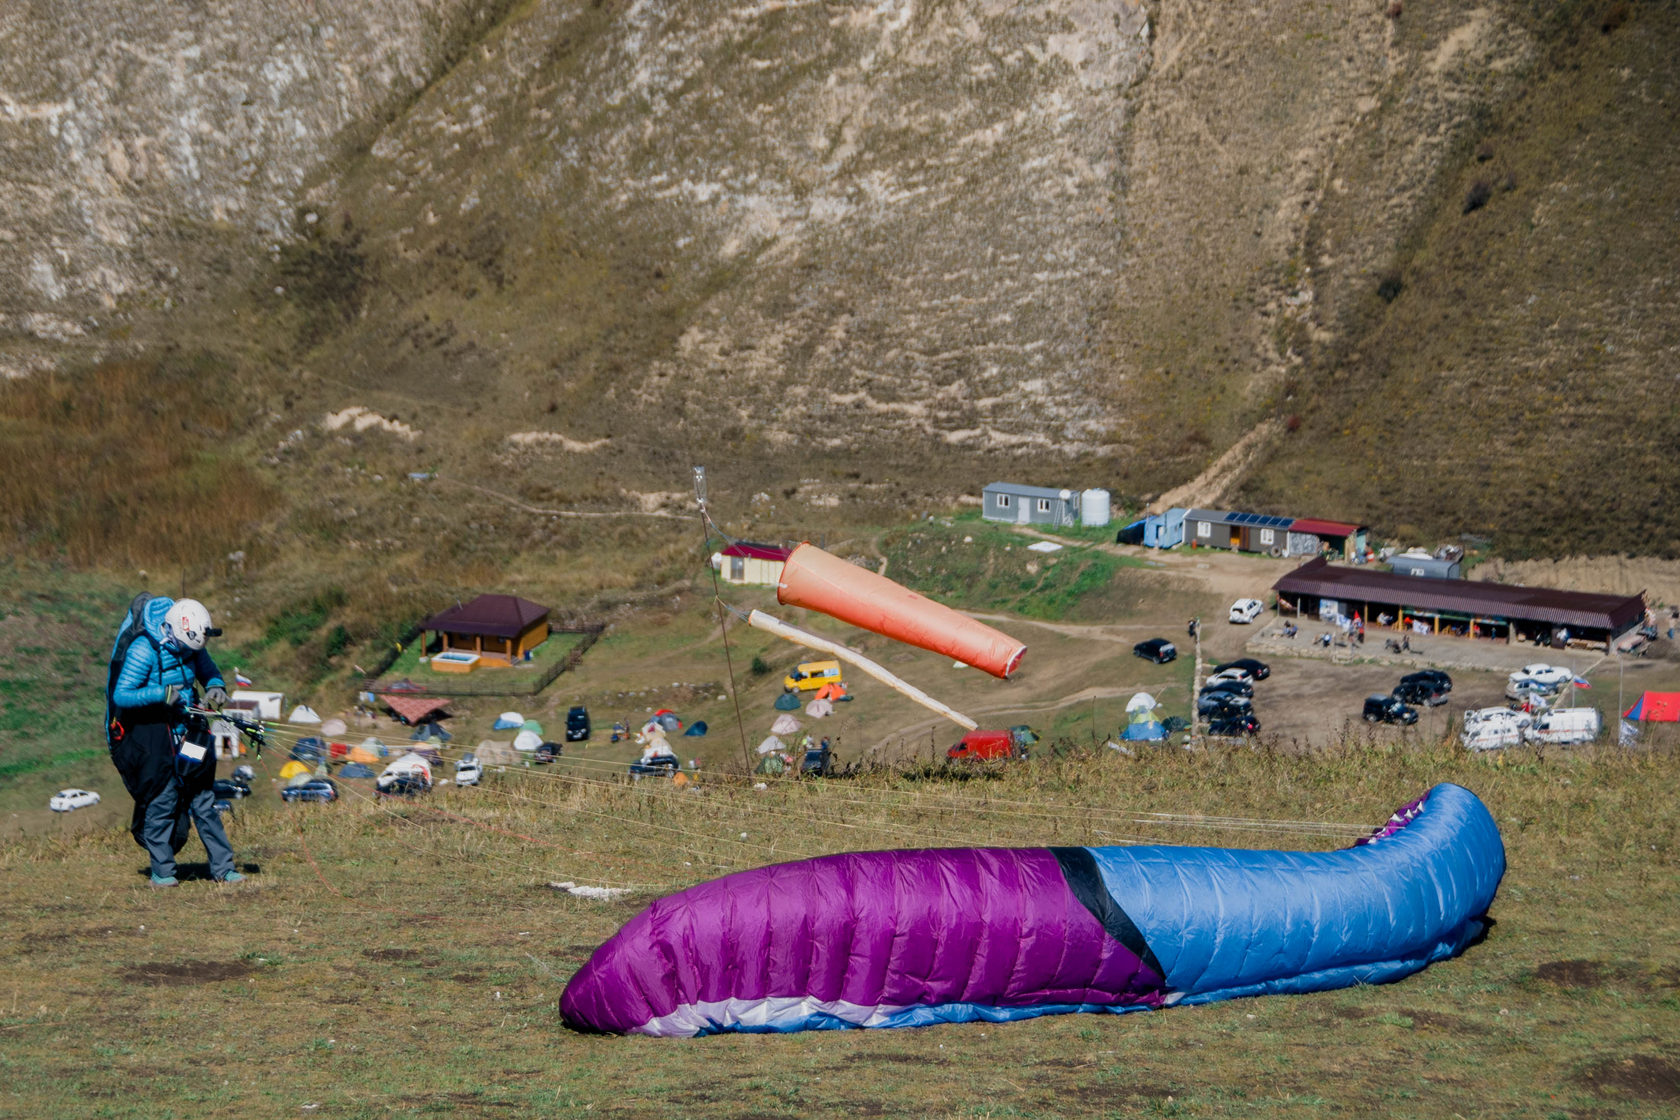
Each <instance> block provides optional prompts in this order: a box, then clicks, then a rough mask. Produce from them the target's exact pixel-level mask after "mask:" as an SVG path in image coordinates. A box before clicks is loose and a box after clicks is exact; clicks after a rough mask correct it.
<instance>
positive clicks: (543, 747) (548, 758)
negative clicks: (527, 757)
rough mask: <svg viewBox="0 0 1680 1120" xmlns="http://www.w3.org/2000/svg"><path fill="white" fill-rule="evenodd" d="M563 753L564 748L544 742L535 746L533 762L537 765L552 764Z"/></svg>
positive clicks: (557, 744) (564, 751)
mask: <svg viewBox="0 0 1680 1120" xmlns="http://www.w3.org/2000/svg"><path fill="white" fill-rule="evenodd" d="M565 753H566V748H565V747H564V746H562V745H561V744H559V743H550V742H547V741H546V740H545V741H544V742H542V743H541V744H539V745H538V746H537V754H536V758H535V759H534V760H533V761H535V762H538V763H547V762H553V761H554V760H555V759H557V758H559V757H560V756H561V755H563V754H565Z"/></svg>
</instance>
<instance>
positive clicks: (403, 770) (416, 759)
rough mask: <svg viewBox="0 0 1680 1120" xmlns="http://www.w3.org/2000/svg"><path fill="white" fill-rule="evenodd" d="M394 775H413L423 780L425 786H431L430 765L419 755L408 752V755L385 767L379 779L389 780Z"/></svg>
mask: <svg viewBox="0 0 1680 1120" xmlns="http://www.w3.org/2000/svg"><path fill="white" fill-rule="evenodd" d="M395 774H414V775H416V776H418V777H421V778H424V779H425V780H426V784H427V785H431V783H432V764H431V763H430V762H428V761H427V760H426V759H425V758H422V757H421V756H420V755H418V754H415V753H414V752H413V751H410V752H409V753H408V754H405V755H403V756H402V757H401V758H399V759H396V760H394V761H393V762H392V763H391V764H390V765H389V766H387V767H385V772H384V773H382V774H381V775H380V777H382V778H389V777H391V776H392V775H395Z"/></svg>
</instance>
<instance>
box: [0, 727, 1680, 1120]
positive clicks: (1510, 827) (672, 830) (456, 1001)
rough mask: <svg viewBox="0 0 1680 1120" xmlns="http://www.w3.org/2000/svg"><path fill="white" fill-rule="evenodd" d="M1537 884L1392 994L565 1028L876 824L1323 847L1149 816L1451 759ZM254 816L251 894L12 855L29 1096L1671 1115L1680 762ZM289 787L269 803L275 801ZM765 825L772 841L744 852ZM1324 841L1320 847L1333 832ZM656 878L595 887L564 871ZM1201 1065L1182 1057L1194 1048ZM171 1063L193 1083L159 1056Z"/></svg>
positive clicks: (1049, 779) (957, 836)
mask: <svg viewBox="0 0 1680 1120" xmlns="http://www.w3.org/2000/svg"><path fill="white" fill-rule="evenodd" d="M1443 779H1446V780H1458V781H1461V782H1464V783H1465V784H1468V785H1469V786H1471V787H1472V788H1474V789H1475V790H1476V791H1477V792H1478V793H1479V794H1481V795H1482V796H1483V798H1484V799H1485V800H1486V801H1487V802H1488V804H1489V806H1490V808H1491V809H1492V810H1493V812H1494V814H1495V816H1496V818H1497V819H1498V820H1499V822H1500V825H1501V828H1502V829H1503V831H1504V834H1505V842H1506V845H1507V849H1508V854H1509V858H1510V871H1509V873H1508V876H1507V878H1506V881H1505V884H1504V886H1503V888H1502V891H1501V895H1500V898H1499V901H1498V902H1497V903H1496V905H1495V908H1494V912H1493V913H1494V917H1495V918H1496V919H1497V925H1496V926H1495V927H1494V930H1493V932H1492V934H1491V935H1490V937H1489V938H1488V939H1487V941H1486V942H1485V943H1483V944H1481V945H1478V946H1475V947H1473V948H1472V949H1471V950H1470V951H1469V952H1468V953H1467V954H1466V955H1465V956H1464V957H1462V958H1461V959H1459V960H1456V961H1453V962H1449V963H1446V964H1442V965H1438V966H1435V967H1433V968H1431V969H1429V970H1427V971H1426V972H1424V973H1422V974H1420V975H1418V976H1415V977H1412V978H1410V979H1408V980H1406V981H1404V982H1402V983H1399V984H1395V985H1389V986H1383V987H1376V988H1366V989H1351V990H1346V991H1340V992H1332V993H1325V994H1321V995H1313V996H1304V997H1278V998H1271V999H1261V1000H1245V1001H1236V1002H1232V1003H1227V1004H1221V1005H1215V1006H1211V1007H1205V1008H1189V1009H1178V1010H1169V1011H1166V1012H1162V1013H1158V1014H1149V1015H1135V1016H1126V1017H1123V1018H1109V1017H1106V1016H1064V1017H1059V1018H1054V1019H1048V1020H1040V1021H1037V1022H1030V1023H1020V1024H1014V1025H1010V1026H1001V1027H999V1026H985V1025H969V1026H959V1027H936V1028H929V1029H925V1030H916V1031H887V1032H845V1033H842V1034H838V1035H836V1034H825V1033H809V1034H802V1035H793V1036H771V1037H763V1036H737V1037H726V1038H717V1039H709V1040H701V1041H687V1042H684V1041H671V1040H667V1041H654V1040H645V1039H607V1038H593V1037H582V1036H577V1035H573V1034H570V1033H568V1032H565V1031H563V1030H561V1029H560V1028H559V1027H558V1024H557V1022H556V1019H555V1014H554V1001H555V999H556V998H557V996H558V994H559V991H560V989H561V987H562V985H563V983H564V980H565V978H566V976H568V975H569V974H570V973H571V972H572V971H573V970H575V969H576V968H577V967H578V966H579V965H581V963H582V962H583V960H584V959H585V958H586V957H587V955H588V953H589V952H590V951H591V950H592V949H593V947H594V946H595V945H596V944H597V943H599V941H600V940H601V939H603V938H604V937H606V936H607V935H609V934H610V933H611V932H612V931H613V929H615V928H616V927H617V925H618V924H620V923H621V922H623V921H624V920H625V919H626V918H628V917H629V916H630V915H631V914H633V913H634V912H635V911H636V910H637V909H639V908H640V906H641V905H643V904H644V903H645V902H646V900H647V899H648V898H649V897H651V896H652V895H653V894H656V893H659V892H664V891H668V890H671V889H675V888H678V887H681V886H684V885H686V884H689V883H692V882H695V881H698V880H700V879H703V878H707V877H709V876H711V875H714V874H717V873H720V872H722V871H725V870H729V869H732V868H737V867H748V866H754V865H757V864H760V863H763V862H767V861H772V860H777V859H787V858H796V857H800V856H808V855H814V854H818V853H821V852H828V851H836V850H844V849H852V848H860V847H878V846H901V845H917V844H930V843H957V844H965V843H1004V844H1009V843H1015V844H1043V843H1047V842H1052V841H1060V842H1070V843H1082V842H1083V843H1105V842H1117V841H1118V840H1119V839H1121V836H1120V835H1117V834H1124V835H1126V836H1136V837H1137V838H1139V839H1143V838H1152V839H1157V840H1165V841H1176V842H1180V843H1228V844H1237V845H1251V846H1271V845H1274V844H1276V845H1278V846H1295V845H1294V842H1295V841H1296V840H1297V839H1299V838H1291V837H1287V836H1282V837H1274V836H1272V835H1269V834H1255V833H1241V832H1237V833H1224V832H1219V831H1214V830H1207V829H1200V828H1194V827H1185V828H1176V829H1172V830H1162V829H1160V828H1153V829H1151V828H1145V827H1143V826H1140V825H1138V824H1136V823H1135V822H1130V821H1127V820H1125V819H1124V818H1125V817H1126V816H1127V815H1128V810H1131V809H1134V808H1135V809H1147V810H1156V811H1176V812H1191V813H1195V812H1201V813H1219V814H1231V815H1242V816H1256V817H1266V818H1272V819H1280V818H1294V819H1312V820H1323V819H1328V820H1338V821H1352V822H1367V823H1372V822H1375V821H1377V820H1380V819H1381V818H1382V817H1383V816H1384V815H1386V813H1387V812H1388V811H1389V810H1390V809H1391V808H1392V807H1393V806H1394V805H1395V804H1398V803H1399V802H1401V801H1403V800H1405V799H1407V798H1409V797H1411V796H1414V795H1415V794H1416V793H1417V792H1418V791H1419V790H1420V789H1421V788H1425V787H1427V786H1428V785H1430V784H1432V783H1433V782H1435V781H1437V780H1443ZM489 782H490V784H489V785H487V786H486V787H485V788H483V789H480V790H460V791H450V792H448V793H446V794H444V795H441V796H437V797H435V798H434V799H433V800H431V801H430V802H426V803H420V804H412V805H407V804H405V805H396V806H392V805H374V804H372V803H370V802H368V801H366V800H364V799H362V798H359V797H351V798H350V799H348V800H346V801H344V802H341V803H339V804H337V805H333V806H324V807H323V806H303V807H297V809H296V811H284V810H280V809H279V808H278V806H275V805H272V804H262V805H259V806H257V807H256V809H255V810H254V811H249V812H246V813H244V814H242V816H241V818H240V819H239V820H238V822H237V823H236V825H235V832H234V835H235V838H236V840H235V842H236V844H237V845H238V847H239V850H240V855H241V859H242V860H243V861H244V862H245V863H246V865H247V867H248V868H251V869H252V870H253V871H254V872H255V873H254V875H253V879H254V882H253V885H252V886H251V887H250V888H245V889H233V890H228V889H220V888H216V887H213V886H211V885H209V884H206V883H203V882H188V883H186V884H185V885H184V886H183V887H182V888H179V889H177V890H175V891H172V892H165V893H155V892H151V891H149V890H147V889H146V888H144V887H143V886H142V885H141V883H142V878H141V876H140V875H139V874H137V869H138V868H139V867H140V865H141V863H142V861H141V860H140V858H139V855H138V852H137V851H136V850H135V849H134V848H132V847H131V846H130V844H129V841H128V839H127V837H126V836H121V835H117V834H104V835H98V836H92V837H87V838H82V839H65V840H57V841H31V842H26V843H20V844H16V845H12V846H10V847H8V848H6V849H5V850H4V851H0V907H3V909H4V912H5V913H6V914H7V915H9V917H8V919H7V929H6V932H7V934H8V937H7V938H6V939H5V946H6V947H5V948H4V949H3V950H0V952H3V953H4V954H5V959H6V963H7V964H8V966H9V967H8V970H7V971H8V976H9V977H10V979H9V981H8V983H7V987H8V988H9V989H10V990H9V991H4V990H0V997H3V998H0V1031H3V1032H4V1037H5V1039H6V1046H5V1047H3V1048H0V1071H3V1072H4V1074H5V1077H6V1089H5V1094H6V1097H5V1100H6V1104H7V1110H8V1111H10V1112H15V1113H17V1114H20V1115H29V1114H52V1113H54V1112H55V1111H56V1110H57V1105H58V1103H59V1102H61V1101H62V1099H63V1094H64V1093H66V1092H73V1093H76V1094H77V1095H78V1099H80V1100H83V1101H86V1102H89V1103H90V1105H91V1107H92V1108H93V1109H95V1110H98V1109H100V1108H101V1107H102V1106H103V1107H104V1110H105V1111H107V1112H110V1113H112V1114H118V1113H120V1114H122V1115H126V1116H134V1117H149V1116H163V1115H169V1114H173V1115H180V1114H181V1113H182V1112H183V1111H185V1112H188V1113H190V1114H193V1115H220V1114H223V1113H226V1114H228V1115H233V1114H238V1115H241V1116H251V1115H257V1116H270V1115H273V1116H295V1115H298V1114H300V1110H301V1111H303V1112H305V1114H315V1113H317V1112H318V1113H319V1114H321V1115H337V1116H355V1117H362V1116H367V1117H372V1116H386V1115H390V1114H391V1113H392V1112H393V1111H395V1112H399V1113H405V1114H406V1113H410V1112H427V1111H448V1112H452V1113H455V1114H460V1115H469V1116H470V1115H490V1114H494V1115H498V1116H527V1115H529V1116H539V1115H540V1116H573V1115H576V1116H584V1115H589V1116H600V1115H614V1116H626V1117H629V1116H644V1115H685V1116H701V1117H706V1116H718V1117H722V1116H742V1115H760V1116H803V1115H892V1116H941V1117H945V1116H949V1117H969V1116H1018V1117H1019V1116H1027V1117H1045V1118H1048V1117H1064V1116H1089V1115H1107V1116H1149V1115H1180V1116H1206V1117H1250V1116H1254V1117H1258V1116H1267V1117H1274V1116H1288V1117H1293V1116H1319V1115H1325V1114H1328V1113H1340V1114H1348V1115H1387V1116H1414V1117H1425V1116H1442V1115H1448V1114H1453V1113H1456V1114H1459V1115H1464V1116H1473V1115H1488V1116H1491V1115H1500V1116H1523V1117H1551V1116H1561V1115H1579V1114H1582V1113H1583V1112H1590V1113H1592V1114H1593V1115H1596V1116H1603V1117H1629V1118H1632V1117H1646V1116H1654V1115H1659V1114H1661V1112H1662V1110H1663V1109H1665V1108H1669V1107H1671V1106H1672V1101H1673V1096H1672V1094H1673V1093H1674V1091H1675V1089H1676V1083H1675V1081H1674V1077H1673V1067H1674V1061H1675V1055H1674V1053H1673V1049H1672V1044H1671V1041H1670V1040H1672V1039H1673V1038H1674V1037H1676V1035H1677V1033H1680V1013H1677V1012H1680V1004H1677V1001H1676V996H1675V992H1676V985H1677V983H1680V980H1677V979H1676V978H1677V977H1680V960H1677V958H1676V956H1675V952H1674V949H1673V945H1674V941H1673V937H1672V933H1673V930H1672V924H1673V911H1672V908H1671V907H1670V906H1669V905H1668V895H1669V894H1670V893H1671V889H1672V884H1673V882H1674V870H1675V868H1674V853H1675V850H1676V849H1675V845H1676V841H1677V839H1680V836H1677V826H1680V811H1677V810H1676V808H1675V805H1676V803H1677V799H1676V796H1675V795H1676V793H1680V757H1677V756H1676V754H1675V753H1674V752H1673V751H1672V750H1671V749H1669V750H1662V751H1657V752H1652V753H1647V754H1637V755H1634V754H1628V753H1625V752H1615V751H1603V752H1586V753H1563V752H1559V753H1556V754H1551V755H1548V756H1546V757H1538V756H1534V757H1518V756H1513V757H1512V758H1511V759H1509V760H1506V761H1505V762H1504V763H1503V764H1500V763H1498V762H1490V761H1488V760H1484V759H1473V758H1469V757H1466V756H1464V755H1462V754H1459V753H1457V752H1454V751H1452V750H1449V749H1446V748H1439V749H1424V750H1416V751H1405V750H1395V751H1383V750H1377V751H1372V750H1369V749H1366V748H1356V747H1338V748H1335V749H1332V750H1330V751H1326V752H1323V753H1321V754H1319V755H1316V756H1313V757H1279V756H1272V755H1267V754H1256V753H1251V752H1248V751H1231V752H1213V753H1188V752H1182V751H1162V752H1156V753H1151V754H1147V755H1144V756H1142V757H1140V758H1138V759H1136V760H1126V759H1123V758H1121V757H1119V756H1115V755H1113V754H1107V755H1106V756H1105V757H1101V758H1095V757H1091V756H1084V757H1079V756H1068V757H1064V758H1061V759H1046V760H1044V761H1042V762H1034V763H1032V764H1029V765H1026V766H1020V767H1012V768H1007V769H1000V770H999V771H997V772H996V773H995V775H994V777H993V780H989V781H970V782H964V783H950V782H939V781H912V780H906V779H904V778H902V777H895V776H892V775H890V774H885V773H883V774H876V775H874V776H871V777H867V778H863V779H859V780H856V781H834V782H827V783H811V782H806V783H783V784H777V785H774V786H772V788H771V789H769V790H768V791H766V792H764V793H755V792H753V791H752V790H750V789H747V788H745V786H744V784H742V783H739V782H734V781H731V780H728V779H726V778H723V777H721V776H714V777H713V778H712V779H710V780H709V781H707V782H706V783H705V785H704V787H703V788H702V789H701V790H700V791H698V792H679V791H676V790H673V789H671V788H670V787H669V786H667V785H663V784H662V785H658V786H655V785H652V784H643V785H640V786H629V785H624V784H620V783H619V782H616V781H611V782H608V781H581V780H579V779H576V778H564V777H547V776H542V774H541V773H540V772H531V773H523V772H522V773H515V774H500V775H491V776H490V779H489ZM259 800H261V801H263V802H265V803H266V802H270V801H272V800H274V799H273V795H272V794H268V793H265V794H260V795H259ZM743 833H745V834H746V835H745V837H744V838H743V835H742V834H743ZM1302 843H1304V845H1305V846H1308V847H1314V846H1320V845H1321V844H1322V841H1318V840H1313V839H1310V838H1308V839H1305V840H1304V841H1302ZM564 879H572V880H577V881H590V880H603V881H608V882H617V883H622V884H627V885H631V886H633V887H634V888H636V893H635V894H634V895H632V896H631V897H630V898H629V899H626V900H623V901H620V902H611V903H592V902H586V901H584V900H580V899H576V898H572V897H570V896H567V895H563V894H559V893H556V892H554V891H551V890H549V889H548V888H546V887H545V886H544V884H545V883H547V882H549V881H554V880H564ZM1187 1058H1189V1059H1191V1060H1188V1061H1187V1060H1186V1059H1187ZM162 1067H167V1068H169V1069H171V1070H172V1071H173V1072H172V1074H171V1076H170V1077H168V1078H157V1077H154V1076H153V1075H152V1071H153V1070H155V1069H157V1068H162Z"/></svg>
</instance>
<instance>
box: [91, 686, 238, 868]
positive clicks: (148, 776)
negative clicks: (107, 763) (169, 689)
mask: <svg viewBox="0 0 1680 1120" xmlns="http://www.w3.org/2000/svg"><path fill="white" fill-rule="evenodd" d="M178 718H179V713H178V712H176V711H175V710H174V709H172V708H169V707H166V706H165V705H163V704H152V705H149V706H147V707H144V708H124V709H121V710H119V711H118V712H117V721H118V722H119V723H121V724H122V726H123V736H122V738H121V739H119V740H117V744H116V746H114V747H112V748H111V762H112V764H113V765H114V766H116V768H117V773H118V774H119V775H121V776H122V781H123V786H124V788H126V789H127V790H128V795H129V796H130V797H132V798H134V815H133V816H132V817H131V818H130V820H129V827H128V830H129V832H130V833H131V834H133V836H134V842H135V843H136V844H138V845H140V846H141V847H142V848H145V847H146V839H145V824H146V806H147V805H149V804H151V803H152V801H153V800H154V799H155V798H156V797H157V795H158V794H160V793H162V792H163V790H164V788H165V787H167V786H168V785H169V783H171V782H174V781H179V782H181V784H182V786H183V787H184V788H183V791H182V792H183V796H182V797H181V799H180V802H179V804H180V805H181V806H182V810H181V812H180V814H179V815H178V816H177V817H176V818H175V826H174V829H173V831H172V832H171V834H170V838H169V842H170V845H171V847H173V849H174V850H175V851H177V852H179V851H180V850H181V849H182V847H184V846H185V845H186V842H187V837H188V836H189V835H190V834H191V831H192V822H191V820H190V819H189V817H188V814H187V812H186V806H187V804H188V802H190V801H191V800H192V795H193V794H195V793H198V792H199V791H200V790H204V789H209V788H210V787H211V786H212V785H213V784H214V783H215V779H216V756H215V755H214V754H213V753H211V754H207V755H206V756H205V759H204V761H203V762H202V763H200V764H198V765H197V766H193V767H190V768H188V769H187V770H186V771H185V773H183V772H182V771H181V769H180V768H179V766H178V765H177V762H176V758H175V736H174V733H173V731H172V728H173V727H174V725H175V722H176V721H177V719H178Z"/></svg>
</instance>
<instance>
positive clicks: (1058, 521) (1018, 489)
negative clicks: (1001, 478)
mask: <svg viewBox="0 0 1680 1120" xmlns="http://www.w3.org/2000/svg"><path fill="white" fill-rule="evenodd" d="M980 516H981V517H983V518H985V519H986V520H987V521H1011V522H1014V523H1015V524H1017V525H1055V526H1071V525H1074V524H1076V523H1077V522H1078V520H1079V495H1078V493H1077V492H1076V491H1073V490H1052V489H1051V488H1050V487H1048V486H1019V485H1017V484H1015V483H1013V482H993V483H990V484H989V485H987V486H986V488H985V489H983V490H982V491H981V492H980Z"/></svg>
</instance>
